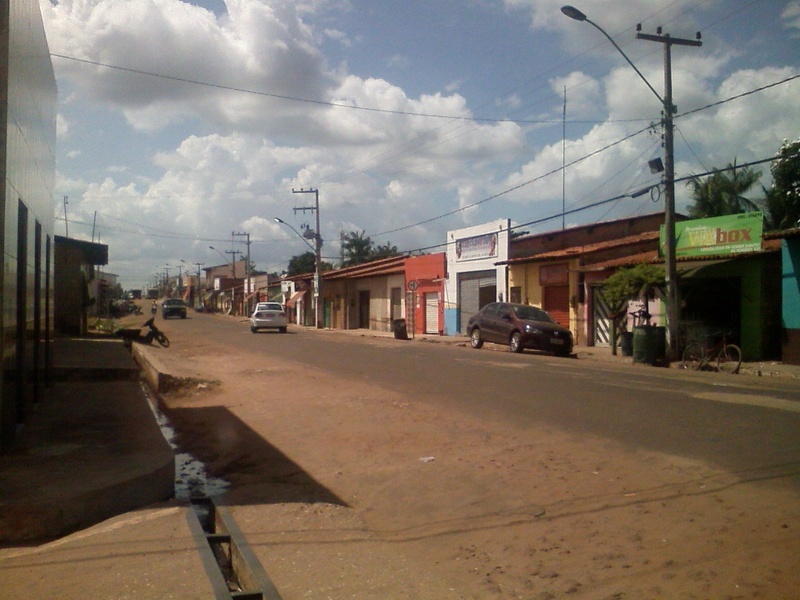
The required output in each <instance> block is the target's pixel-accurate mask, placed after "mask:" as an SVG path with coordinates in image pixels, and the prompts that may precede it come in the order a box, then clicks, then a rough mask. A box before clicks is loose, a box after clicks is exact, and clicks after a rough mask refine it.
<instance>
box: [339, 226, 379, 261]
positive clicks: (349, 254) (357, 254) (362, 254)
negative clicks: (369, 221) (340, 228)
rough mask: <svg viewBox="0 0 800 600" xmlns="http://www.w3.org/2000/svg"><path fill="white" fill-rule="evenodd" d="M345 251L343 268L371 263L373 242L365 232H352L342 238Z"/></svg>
mask: <svg viewBox="0 0 800 600" xmlns="http://www.w3.org/2000/svg"><path fill="white" fill-rule="evenodd" d="M342 249H343V250H344V260H343V261H342V266H343V267H351V266H353V265H360V264H363V263H365V262H369V261H370V260H371V257H372V240H371V239H370V238H369V236H366V235H365V234H364V231H351V232H350V233H348V234H347V235H345V236H344V237H343V238H342Z"/></svg>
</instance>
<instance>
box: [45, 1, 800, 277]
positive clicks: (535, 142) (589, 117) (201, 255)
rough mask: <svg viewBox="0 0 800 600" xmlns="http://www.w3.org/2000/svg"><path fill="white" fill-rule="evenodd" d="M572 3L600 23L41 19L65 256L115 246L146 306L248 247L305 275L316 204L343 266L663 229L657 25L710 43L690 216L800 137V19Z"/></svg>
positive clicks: (382, 16) (699, 71) (787, 5)
mask: <svg viewBox="0 0 800 600" xmlns="http://www.w3.org/2000/svg"><path fill="white" fill-rule="evenodd" d="M572 2H573V5H574V6H575V7H576V8H578V9H580V10H581V11H583V12H584V13H585V14H586V15H587V17H588V20H589V21H584V22H581V21H576V20H573V19H570V18H568V17H566V16H565V15H564V14H562V12H561V10H560V8H561V6H562V5H563V0H461V1H456V0H425V1H422V0H403V1H399V0H394V1H387V0H297V1H289V0H195V1H194V2H188V1H180V0H64V1H59V2H53V1H51V0H40V6H41V9H42V16H43V19H44V24H45V31H46V35H47V40H48V44H49V48H50V53H51V56H52V62H53V68H54V70H55V75H56V80H57V85H58V137H57V147H56V171H57V173H56V189H55V202H56V213H57V221H56V234H57V235H69V236H70V237H73V238H78V239H83V240H89V241H95V242H99V243H103V244H107V245H108V246H109V264H108V265H107V266H106V267H104V270H105V271H106V272H109V273H113V274H116V275H117V276H118V277H119V282H120V283H121V285H122V286H123V288H125V289H132V288H144V287H148V286H149V285H151V284H152V283H153V282H154V281H155V280H156V279H157V278H158V277H159V276H163V275H164V274H165V273H167V274H169V275H170V276H173V275H176V274H178V273H181V274H183V273H186V272H187V271H188V272H190V273H194V272H196V270H197V269H198V268H201V269H202V268H206V267H210V266H214V265H220V264H225V262H226V261H228V260H230V259H231V258H232V257H237V259H241V258H243V257H244V256H246V253H247V245H246V240H247V237H248V236H247V235H233V234H249V240H250V257H251V260H252V262H254V263H255V265H256V267H257V268H258V269H260V270H264V271H268V272H278V273H280V272H281V271H283V270H285V269H286V267H287V265H288V262H289V260H290V259H291V257H293V256H295V255H298V254H302V253H304V252H306V251H308V250H309V246H308V245H306V241H305V240H304V239H303V238H302V237H301V235H300V233H301V232H302V230H303V229H304V227H306V226H310V227H311V228H312V229H314V228H315V217H316V215H315V214H314V212H313V211H309V210H302V209H304V208H305V209H307V208H309V207H312V206H314V205H315V195H314V194H309V193H293V190H295V191H297V190H301V189H302V190H309V189H315V190H318V198H319V218H320V232H321V237H322V239H323V247H322V255H323V257H324V258H325V260H328V261H330V262H333V263H334V264H335V263H337V262H338V260H339V258H340V255H341V247H340V239H341V236H342V235H343V234H349V233H351V232H359V233H361V232H363V234H364V235H366V236H368V237H369V238H370V239H371V240H372V241H373V242H374V244H375V245H385V244H389V245H392V246H396V247H397V249H398V250H399V251H401V252H440V251H444V249H445V247H444V245H443V244H445V242H446V233H447V231H449V230H454V229H460V228H463V227H468V226H472V225H478V224H481V223H485V222H488V221H493V220H496V219H501V218H502V219H505V218H508V219H511V222H512V225H513V226H514V227H515V229H514V231H515V232H529V233H543V232H547V231H554V230H561V229H562V228H564V227H570V226H575V225H580V224H585V223H592V222H598V221H605V220H612V219H619V218H624V217H630V216H637V215H643V214H650V213H654V212H663V211H664V198H663V187H660V186H658V185H657V184H658V183H659V182H660V181H661V174H653V173H651V172H650V169H649V167H648V161H650V160H652V159H654V158H657V157H662V156H663V148H662V131H661V129H660V125H659V123H660V118H661V116H660V115H661V108H662V103H661V100H660V98H663V97H664V73H665V65H664V49H663V44H661V43H657V42H650V41H645V40H638V39H636V31H637V23H641V31H642V32H643V33H650V34H656V33H657V31H658V28H659V27H661V28H662V30H661V31H662V33H665V34H670V35H671V36H672V37H674V38H685V39H695V38H696V34H697V32H700V33H701V35H702V46H701V47H693V46H677V45H675V46H673V47H672V80H673V100H674V104H675V105H676V106H677V113H676V116H675V136H674V137H675V176H676V179H677V180H678V183H676V209H677V211H678V212H685V210H686V207H687V206H688V204H689V202H690V198H689V189H688V187H687V186H686V183H685V182H684V181H681V178H686V177H690V176H692V175H697V174H701V173H705V172H708V171H710V170H711V169H713V168H715V167H724V166H726V165H728V164H729V163H733V162H734V161H735V162H736V163H737V164H746V163H749V162H754V161H760V160H764V159H769V158H770V157H773V156H775V154H776V153H777V152H778V150H779V148H780V146H781V144H782V143H783V141H784V140H785V139H791V140H794V139H797V138H798V137H800V135H799V133H800V102H798V101H797V98H799V97H800V77H799V76H800V0H791V1H785V0H784V1H780V0H592V1H589V0H572ZM590 22H591V23H594V24H595V25H596V26H597V27H599V28H601V29H602V30H603V31H605V32H606V33H607V34H608V35H609V36H610V37H611V38H613V40H614V41H615V43H616V44H617V45H618V46H619V48H620V49H621V52H620V51H619V50H617V49H616V48H614V46H613V45H612V44H611V43H610V42H609V41H608V39H607V38H606V37H604V35H603V34H602V33H601V31H600V30H599V29H597V28H595V27H594V26H593V25H592V24H591V23H590ZM623 53H624V55H625V56H627V57H628V58H629V59H630V60H631V61H632V62H633V64H634V65H636V67H637V68H638V70H639V72H640V73H641V75H642V77H643V78H644V79H646V80H647V82H649V83H650V85H651V86H652V88H653V89H654V90H655V92H656V93H657V94H658V96H657V95H656V93H654V92H653V90H651V89H650V88H649V87H648V86H647V85H646V84H645V82H644V81H643V80H642V79H641V78H640V76H639V75H638V74H637V72H636V71H635V70H634V69H633V68H631V66H630V64H628V62H626V60H625V57H624V56H623ZM753 168H754V169H757V170H759V171H762V172H763V173H764V174H763V176H762V179H761V181H760V185H764V186H765V187H769V185H770V182H771V179H770V176H769V163H768V162H767V163H762V164H759V165H756V166H754V167H753ZM760 185H759V187H758V189H757V190H756V192H758V193H757V194H755V195H756V196H758V195H759V194H760V193H761V188H760ZM651 186H655V187H653V189H652V190H651V192H649V193H646V194H644V195H641V196H637V197H635V198H632V197H630V195H631V194H632V193H633V192H636V191H638V190H641V189H643V188H647V187H651ZM276 217H277V218H279V219H282V220H283V221H284V222H285V223H286V224H281V223H278V222H276V221H275V220H274V219H275V218H276ZM210 246H213V248H214V249H211V248H210ZM238 252H241V253H242V254H237V253H238Z"/></svg>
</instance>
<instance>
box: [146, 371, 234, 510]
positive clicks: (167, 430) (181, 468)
mask: <svg viewBox="0 0 800 600" xmlns="http://www.w3.org/2000/svg"><path fill="white" fill-rule="evenodd" d="M142 387H143V389H144V393H145V394H146V395H147V401H148V404H149V405H150V410H152V411H153V415H155V418H156V422H157V423H158V426H159V427H160V428H161V433H162V434H163V435H164V438H165V439H166V440H167V442H169V445H170V446H172V449H173V450H174V451H175V497H176V498H177V499H179V500H188V499H190V498H197V497H202V496H208V497H212V496H219V495H220V494H223V493H224V492H226V491H227V490H228V488H229V487H230V483H229V482H227V481H225V480H224V479H220V478H219V477H210V476H209V475H208V474H207V473H206V467H205V465H204V464H203V463H202V462H201V461H199V460H198V459H197V458H195V457H194V456H193V455H192V454H190V453H189V452H182V451H181V450H180V448H179V447H178V445H177V444H176V443H175V428H174V427H172V425H171V424H170V422H169V419H167V417H166V415H164V413H162V412H161V411H160V410H159V409H158V406H157V404H156V401H155V399H154V398H153V396H152V394H151V392H150V390H149V389H148V388H147V386H145V385H143V386H142Z"/></svg>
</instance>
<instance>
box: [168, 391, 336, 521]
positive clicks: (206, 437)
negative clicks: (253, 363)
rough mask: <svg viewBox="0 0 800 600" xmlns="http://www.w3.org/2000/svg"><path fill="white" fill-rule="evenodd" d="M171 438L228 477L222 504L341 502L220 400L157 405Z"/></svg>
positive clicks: (211, 472)
mask: <svg viewBox="0 0 800 600" xmlns="http://www.w3.org/2000/svg"><path fill="white" fill-rule="evenodd" d="M161 410H162V411H163V412H164V414H165V415H166V416H167V418H168V419H169V421H170V424H171V425H172V427H173V428H174V430H175V440H174V441H175V443H176V444H177V445H178V446H179V448H180V449H181V451H184V452H189V453H191V454H192V455H194V456H195V457H196V458H197V459H198V460H200V461H202V462H203V463H204V464H205V466H206V471H207V473H208V475H210V476H212V477H219V478H221V479H225V480H226V481H228V482H230V483H231V489H230V491H228V492H227V493H226V494H225V497H224V498H223V499H222V503H223V504H242V505H244V504H277V503H285V502H304V503H306V502H325V503H330V504H338V505H342V506H346V503H345V502H344V501H343V500H341V499H340V498H339V497H338V496H336V495H335V494H334V493H333V492H331V491H330V490H329V489H327V488H326V487H325V486H323V485H321V484H320V483H319V482H318V481H316V480H315V479H314V478H313V477H311V476H310V475H309V474H308V473H306V472H305V471H304V470H303V469H302V467H300V466H299V465H298V464H297V463H295V462H294V461H292V460H291V459H290V458H289V457H288V456H286V455H285V454H284V453H283V452H281V451H280V450H279V449H278V448H276V447H275V446H273V445H272V444H270V443H269V442H268V441H266V440H265V439H263V438H262V437H261V436H260V435H258V433H256V432H255V431H254V430H253V429H251V428H250V427H248V426H247V425H246V424H245V423H244V422H243V421H241V420H240V419H239V418H238V417H237V416H236V415H234V414H233V413H231V412H230V411H229V410H228V409H227V408H225V407H223V406H212V407H197V408H185V407H183V408H170V407H167V406H163V405H162V406H161Z"/></svg>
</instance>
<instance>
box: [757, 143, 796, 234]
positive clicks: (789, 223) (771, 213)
mask: <svg viewBox="0 0 800 600" xmlns="http://www.w3.org/2000/svg"><path fill="white" fill-rule="evenodd" d="M778 155H779V157H778V158H776V159H775V160H774V161H773V162H772V165H770V172H771V173H772V187H771V188H770V189H769V190H768V191H767V193H766V198H765V200H764V203H765V207H766V213H767V215H766V216H767V227H768V228H769V229H774V230H777V229H791V228H793V227H799V226H800V139H797V140H795V141H793V142H790V141H789V140H784V142H783V145H782V146H781V149H780V150H779V151H778Z"/></svg>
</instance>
